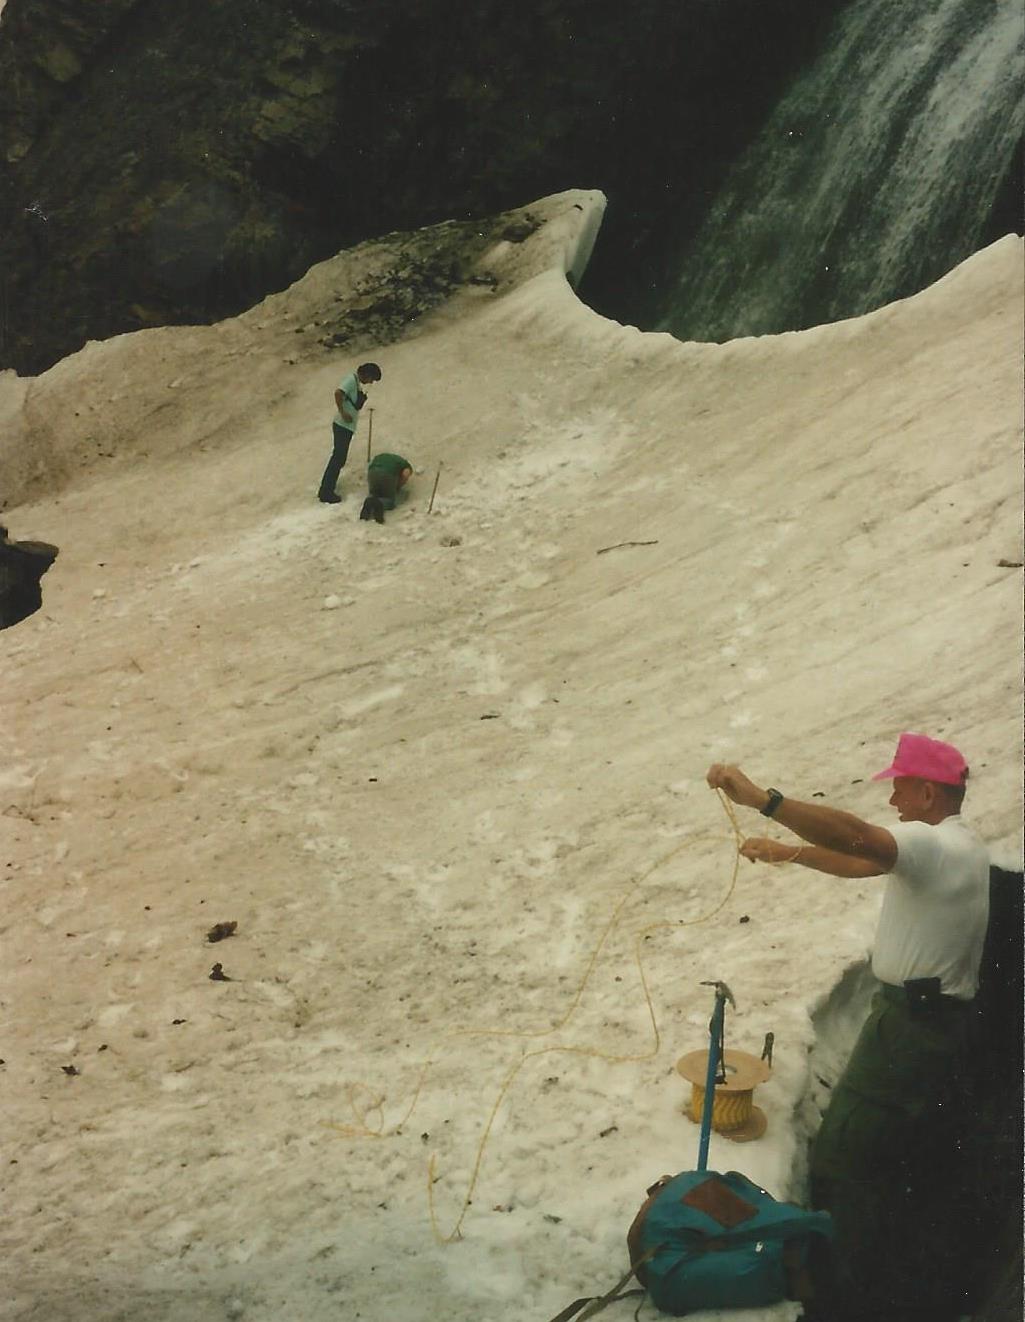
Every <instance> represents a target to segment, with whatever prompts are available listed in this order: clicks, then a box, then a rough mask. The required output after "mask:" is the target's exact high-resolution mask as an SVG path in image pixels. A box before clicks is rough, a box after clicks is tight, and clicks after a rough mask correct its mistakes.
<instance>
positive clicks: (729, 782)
mask: <svg viewBox="0 0 1025 1322" xmlns="http://www.w3.org/2000/svg"><path fill="white" fill-rule="evenodd" d="M705 779H706V780H707V781H708V783H709V785H711V787H712V789H714V790H722V792H723V793H724V794H725V795H726V797H727V798H728V799H732V800H733V802H734V803H739V804H740V806H741V807H742V808H757V809H758V810H759V811H761V809H762V808H764V807H765V805H766V803H768V801H769V796H768V794H767V793H766V792H765V790H763V789H759V787H758V786H757V785H756V784H755V783H754V781H753V780H750V779H749V778H748V777H747V776H745V775H744V773H743V771H741V769H740V767H733V766H727V765H725V764H724V763H722V762H713V763H712V765H711V766H710V767H709V768H708V774H707V775H706V777H705Z"/></svg>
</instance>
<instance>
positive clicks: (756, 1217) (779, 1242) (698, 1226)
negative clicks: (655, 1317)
mask: <svg viewBox="0 0 1025 1322" xmlns="http://www.w3.org/2000/svg"><path fill="white" fill-rule="evenodd" d="M815 1235H821V1236H823V1237H825V1238H829V1237H831V1235H832V1222H831V1220H830V1217H829V1215H828V1213H826V1212H808V1211H805V1209H804V1208H801V1207H795V1206H793V1205H792V1204H790V1203H778V1202H777V1201H776V1200H775V1198H773V1197H772V1195H771V1194H769V1193H767V1192H766V1191H765V1190H764V1189H761V1188H759V1186H758V1185H757V1184H755V1183H754V1182H753V1181H752V1180H749V1179H748V1178H747V1176H746V1175H741V1174H740V1172H739V1171H727V1172H726V1173H725V1174H724V1175H720V1174H718V1173H717V1172H715V1171H708V1170H700V1171H684V1172H683V1173H682V1174H680V1175H675V1176H672V1177H670V1176H664V1177H663V1179H661V1180H660V1181H659V1182H658V1183H657V1184H654V1185H652V1187H651V1188H650V1189H649V1190H648V1201H647V1202H646V1203H645V1204H644V1206H643V1207H642V1208H641V1210H640V1211H639V1212H638V1214H637V1216H636V1218H635V1219H634V1223H633V1225H632V1226H631V1227H630V1232H629V1235H628V1236H627V1243H628V1245H629V1249H630V1261H631V1262H632V1263H634V1264H636V1276H637V1279H638V1280H639V1281H640V1282H641V1284H642V1285H644V1286H645V1287H646V1288H647V1290H648V1293H649V1294H650V1295H651V1299H652V1302H653V1303H654V1304H655V1306H656V1307H657V1308H660V1309H661V1310H662V1311H663V1312H664V1313H671V1314H672V1315H673V1316H674V1317H683V1316H684V1315H685V1314H686V1313H692V1312H697V1311H698V1310H700V1309H704V1308H763V1307H766V1306H768V1305H769V1304H775V1303H779V1301H780V1300H781V1299H786V1298H792V1297H793V1295H792V1290H791V1281H790V1279H789V1277H788V1271H792V1270H794V1269H800V1268H801V1267H803V1266H804V1265H805V1260H806V1256H807V1249H808V1244H809V1242H810V1240H811V1238H812V1237H813V1236H815Z"/></svg>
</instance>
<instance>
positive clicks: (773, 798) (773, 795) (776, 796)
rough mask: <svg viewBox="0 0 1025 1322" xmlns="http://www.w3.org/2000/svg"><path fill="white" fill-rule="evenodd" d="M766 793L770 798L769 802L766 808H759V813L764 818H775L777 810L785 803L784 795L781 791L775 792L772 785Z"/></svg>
mask: <svg viewBox="0 0 1025 1322" xmlns="http://www.w3.org/2000/svg"><path fill="white" fill-rule="evenodd" d="M766 793H767V794H768V796H769V801H768V803H767V804H766V805H765V807H764V808H759V809H758V811H759V812H760V813H761V814H762V816H763V817H775V816H776V809H777V808H778V807H779V805H780V804H781V803H782V802H783V795H782V794H781V793H780V792H779V790H774V789H773V788H772V786H771V785H770V786H769V788H768V790H767V791H766Z"/></svg>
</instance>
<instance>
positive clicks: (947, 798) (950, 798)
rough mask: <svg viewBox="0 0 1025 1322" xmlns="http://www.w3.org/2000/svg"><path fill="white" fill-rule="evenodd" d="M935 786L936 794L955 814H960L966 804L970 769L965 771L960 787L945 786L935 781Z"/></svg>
mask: <svg viewBox="0 0 1025 1322" xmlns="http://www.w3.org/2000/svg"><path fill="white" fill-rule="evenodd" d="M932 783H933V785H935V787H936V792H937V793H938V794H939V795H940V797H941V798H942V799H943V801H944V802H945V803H946V804H947V806H948V807H949V808H950V809H951V811H953V812H960V810H961V805H962V803H964V796H965V790H966V789H967V788H968V768H967V767H965V769H964V778H963V779H962V781H961V784H960V785H945V784H944V783H943V782H942V781H939V780H934V781H933V782H932Z"/></svg>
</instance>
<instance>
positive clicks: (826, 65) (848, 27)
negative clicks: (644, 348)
mask: <svg viewBox="0 0 1025 1322" xmlns="http://www.w3.org/2000/svg"><path fill="white" fill-rule="evenodd" d="M1023 29H1025V10H1023V6H1022V3H1021V0H854V3H853V4H852V5H851V6H850V7H849V8H848V9H847V10H845V11H844V13H843V14H842V15H841V16H840V18H839V19H838V20H837V23H836V25H835V26H834V28H833V30H832V32H831V33H830V34H829V35H828V37H827V40H826V42H825V44H824V47H823V50H822V52H821V54H820V56H819V58H818V59H817V61H816V62H815V63H814V64H813V65H812V66H811V67H810V68H809V69H807V70H806V71H805V72H804V73H802V74H801V75H799V76H798V78H797V79H796V80H795V82H794V83H793V85H792V86H791V87H790V89H789V91H788V92H787V93H786V95H785V96H784V98H783V99H782V101H781V102H780V103H779V105H778V106H777V107H776V109H775V110H774V111H773V113H772V115H771V117H770V119H769V121H768V123H767V125H766V126H765V128H764V129H763V130H762V131H761V133H760V135H759V137H758V138H757V139H756V141H755V142H754V143H753V144H752V146H751V147H750V148H749V149H748V151H747V152H746V154H745V155H744V156H743V157H742V158H741V160H740V161H739V162H738V164H737V165H736V166H735V167H734V169H733V171H732V173H731V174H730V175H729V177H728V178H727V180H726V182H725V185H724V187H723V189H722V191H721V192H720V194H719V195H718V196H717V197H716V198H715V200H714V203H713V205H712V207H711V209H710V211H709V213H708V214H707V216H706V218H705V220H704V221H703V223H702V225H701V228H700V230H699V231H698V233H697V235H696V237H695V239H694V240H693V242H692V243H691V244H690V245H689V246H688V247H687V249H686V251H685V252H684V253H683V254H682V270H681V273H680V275H679V277H678V280H677V283H676V284H675V287H673V288H671V289H670V290H668V291H667V294H668V299H667V302H665V303H664V304H663V307H662V309H661V314H660V318H659V325H658V329H661V330H668V331H671V332H672V333H673V334H674V335H677V336H679V337H680V338H681V339H697V340H726V339H732V338H735V337H737V336H741V335H760V334H773V333H776V332H778V331H782V330H800V329H804V328H805V327H807V326H811V325H816V324H819V323H821V322H826V321H836V320H838V319H840V318H843V317H851V316H857V315H859V314H860V313H863V312H867V311H869V310H871V309H872V308H876V307H879V306H881V305H882V304H883V303H887V302H890V301H892V300H893V299H895V298H901V297H905V296H907V295H908V294H911V293H914V292H916V291H917V290H919V289H922V288H924V287H925V286H926V285H928V284H930V283H932V281H934V280H936V279H938V278H939V277H940V276H941V275H943V274H945V273H946V272H947V271H949V270H951V269H952V268H953V267H954V266H956V265H957V264H958V263H959V262H961V261H963V260H964V258H965V257H967V256H969V255H970V254H971V253H972V252H975V251H976V250H977V249H978V247H979V246H980V245H981V244H982V243H984V242H985V241H986V235H987V227H988V224H989V222H990V217H991V214H992V212H993V209H994V205H995V203H996V202H997V200H998V198H999V196H1000V195H1001V193H1002V190H1006V188H1007V185H1008V179H1009V177H1010V176H1011V173H1012V172H1013V171H1014V169H1015V166H1016V161H1017V154H1018V152H1019V150H1020V146H1019V144H1020V141H1021V137H1022V132H1023V128H1025V100H1023V97H1022V67H1023V44H1025V43H1023ZM1019 202H1020V199H1019ZM678 269H680V268H678Z"/></svg>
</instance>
